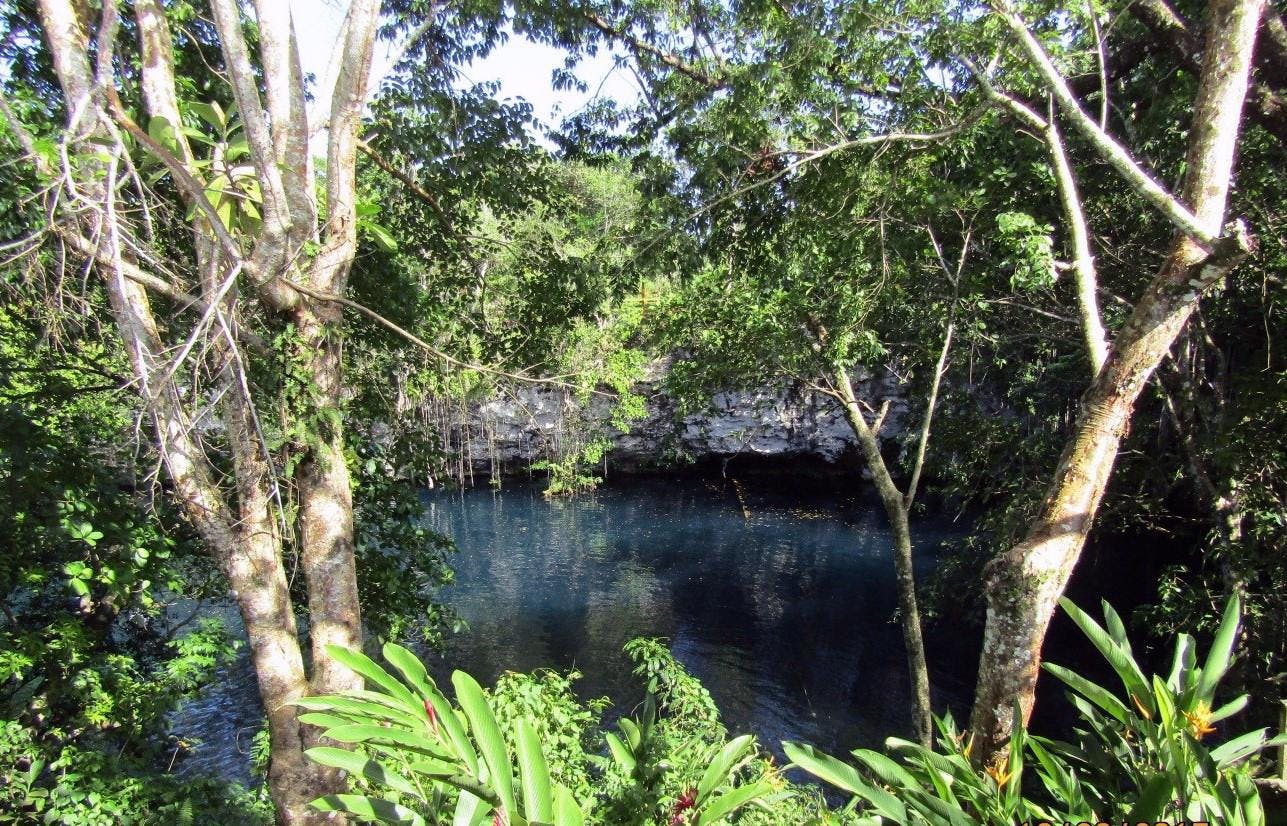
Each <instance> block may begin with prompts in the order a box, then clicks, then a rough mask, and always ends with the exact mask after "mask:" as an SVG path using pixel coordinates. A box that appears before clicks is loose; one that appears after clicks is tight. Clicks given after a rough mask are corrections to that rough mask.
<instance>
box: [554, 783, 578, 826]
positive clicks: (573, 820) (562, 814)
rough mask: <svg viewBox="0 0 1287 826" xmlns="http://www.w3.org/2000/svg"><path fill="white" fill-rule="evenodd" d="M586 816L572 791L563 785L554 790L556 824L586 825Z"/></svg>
mask: <svg viewBox="0 0 1287 826" xmlns="http://www.w3.org/2000/svg"><path fill="white" fill-rule="evenodd" d="M584 824H585V816H584V815H582V813H581V806H580V804H578V803H577V802H576V798H575V797H573V796H572V792H570V791H568V790H567V789H566V788H565V787H563V786H558V787H556V788H555V790H554V826H584Z"/></svg>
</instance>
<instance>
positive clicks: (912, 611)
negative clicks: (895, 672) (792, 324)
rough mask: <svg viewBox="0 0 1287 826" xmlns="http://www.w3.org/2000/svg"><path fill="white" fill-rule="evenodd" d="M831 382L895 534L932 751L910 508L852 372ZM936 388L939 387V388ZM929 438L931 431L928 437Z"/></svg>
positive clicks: (919, 719)
mask: <svg viewBox="0 0 1287 826" xmlns="http://www.w3.org/2000/svg"><path fill="white" fill-rule="evenodd" d="M831 380H832V382H833V383H834V384H835V386H836V390H837V391H838V393H839V395H840V401H841V403H842V405H843V407H844V412H845V419H846V420H847V421H848V422H849V426H850V428H852V429H853V432H854V435H855V436H856V437H857V438H858V447H859V449H860V450H861V451H862V455H863V458H864V459H865V460H866V461H867V469H868V470H869V471H870V472H871V478H872V481H873V482H874V483H875V485H876V491H877V493H879V495H880V501H881V503H882V504H883V505H884V506H885V516H886V518H887V519H888V520H889V528H890V531H891V532H892V533H893V535H894V582H895V589H896V591H897V595H898V614H899V622H900V623H901V625H902V629H903V647H904V648H906V650H907V671H908V677H909V678H910V680H911V689H912V726H913V728H914V729H915V732H916V739H917V741H918V742H920V743H921V744H922V745H925V746H929V745H930V744H931V743H932V736H933V713H932V711H931V707H930V688H929V666H928V665H927V663H926V660H925V639H924V637H923V635H922V634H921V613H920V608H919V606H918V604H917V601H916V575H915V571H914V569H913V565H912V531H911V526H910V525H909V524H908V519H907V511H908V508H909V503H908V502H907V501H906V500H905V499H904V497H903V494H902V492H900V491H899V490H898V486H897V485H895V484H894V480H893V478H891V477H890V475H889V469H888V468H887V467H885V460H884V457H882V456H881V454H880V440H879V437H878V434H877V433H876V431H874V430H873V429H872V427H871V426H870V425H868V424H867V419H866V417H865V416H864V415H863V412H862V409H861V408H860V407H859V405H858V397H857V396H856V395H854V388H853V384H852V383H851V382H850V380H849V373H848V372H847V371H846V370H844V369H843V368H836V369H835V370H834V371H833V372H832V379H831ZM935 387H936V388H937V382H936V383H935ZM926 436H928V432H927V433H926Z"/></svg>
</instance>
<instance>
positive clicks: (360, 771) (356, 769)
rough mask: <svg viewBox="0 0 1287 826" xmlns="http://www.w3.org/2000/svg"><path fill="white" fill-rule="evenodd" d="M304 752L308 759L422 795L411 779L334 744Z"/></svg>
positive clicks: (392, 787)
mask: <svg viewBox="0 0 1287 826" xmlns="http://www.w3.org/2000/svg"><path fill="white" fill-rule="evenodd" d="M304 754H305V755H307V756H308V759H310V760H312V761H313V762H315V763H321V764H322V765H323V766H332V767H334V768H337V769H344V771H346V772H348V773H349V774H354V775H360V776H362V777H365V778H366V779H367V780H369V781H371V782H372V783H375V784H376V785H377V786H383V787H387V788H390V789H393V790H394V791H396V792H401V793H403V794H406V795H410V796H411V797H416V798H419V797H420V793H419V791H418V790H417V789H416V786H415V784H414V783H412V782H411V781H410V780H407V779H406V778H405V777H403V776H402V775H400V774H398V773H397V772H395V771H393V770H391V769H388V768H386V767H384V766H382V765H380V764H379V763H377V762H376V761H374V760H372V759H370V758H368V757H365V756H363V755H360V754H355V753H354V752H351V751H348V750H346V749H337V748H334V747H332V746H317V747H315V748H311V749H306V750H305V751H304Z"/></svg>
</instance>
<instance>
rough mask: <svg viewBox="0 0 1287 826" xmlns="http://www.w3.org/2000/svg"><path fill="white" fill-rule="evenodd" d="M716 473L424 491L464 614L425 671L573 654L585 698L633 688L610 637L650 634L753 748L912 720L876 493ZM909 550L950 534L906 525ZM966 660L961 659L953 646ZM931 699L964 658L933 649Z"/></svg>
mask: <svg viewBox="0 0 1287 826" xmlns="http://www.w3.org/2000/svg"><path fill="white" fill-rule="evenodd" d="M749 495H750V499H751V516H750V518H749V519H746V518H743V516H742V513H741V510H740V508H739V507H738V505H737V502H736V501H735V500H734V499H733V498H732V496H731V493H730V491H728V490H726V489H725V488H724V486H723V485H722V484H721V483H719V482H700V481H697V482H682V483H677V482H670V481H667V482H656V481H650V482H638V481H636V482H634V483H632V484H631V485H630V486H629V487H622V488H616V489H613V488H609V489H605V490H602V491H600V492H598V493H596V494H594V495H592V496H586V497H581V498H577V499H572V500H566V501H555V502H547V501H545V500H544V499H543V498H542V497H541V495H540V492H539V489H538V488H537V487H519V488H517V489H512V490H506V491H504V492H499V493H498V492H493V491H486V490H472V491H463V492H462V491H457V492H442V493H435V494H432V495H431V496H430V498H429V499H428V506H429V516H428V520H429V522H430V524H431V525H432V526H433V527H435V528H436V529H438V530H440V531H442V532H444V533H446V534H448V535H450V536H452V537H453V538H454V539H455V540H456V542H457V544H458V545H459V547H460V554H459V556H458V557H457V559H456V561H455V567H456V570H457V584H456V585H453V586H452V587H451V588H449V589H447V590H446V591H445V592H444V593H443V598H444V600H446V601H447V602H448V603H449V604H451V605H452V606H453V607H454V608H455V609H456V610H457V611H458V612H459V613H460V614H461V616H462V617H464V618H465V619H466V620H467V621H468V622H469V624H470V629H469V630H468V631H467V632H465V633H463V634H461V635H459V636H457V637H456V638H454V639H453V641H452V642H451V644H450V648H449V650H448V651H447V652H446V655H445V658H444V660H443V661H442V662H441V663H439V664H438V670H439V671H440V672H441V673H446V672H447V671H449V670H450V667H463V668H467V669H470V670H472V671H473V672H474V673H475V675H476V676H478V677H479V678H480V679H482V680H491V679H494V678H495V677H496V676H498V675H499V674H500V673H501V672H502V671H504V670H507V669H508V670H530V669H533V668H541V667H550V668H558V669H567V668H578V669H580V670H581V671H582V672H583V673H584V674H585V678H584V679H583V681H582V682H581V684H580V689H581V693H582V695H583V696H598V695H601V694H606V695H608V696H609V697H611V698H612V699H613V700H614V701H615V702H616V703H617V705H618V707H619V708H620V707H622V706H626V707H628V706H629V705H631V704H633V703H634V702H636V701H637V697H638V693H639V690H638V687H637V685H636V684H635V683H634V681H633V680H632V679H631V677H630V675H629V665H628V663H627V661H626V659H625V657H624V656H623V655H622V653H621V646H622V645H623V644H624V643H625V642H626V641H627V640H628V639H630V638H632V637H635V636H641V635H648V636H662V637H666V638H668V639H669V640H670V642H671V646H672V649H673V650H674V652H675V653H676V655H677V656H678V657H679V659H680V660H681V661H683V662H684V664H685V665H687V666H688V667H689V668H690V669H691V670H692V671H693V672H694V673H695V674H696V675H697V676H698V677H700V678H701V679H702V681H703V683H705V685H706V686H707V688H709V689H710V691H711V694H712V695H713V696H714V698H715V700H716V701H717V702H718V703H719V706H720V708H721V710H722V711H723V713H724V716H725V720H726V722H727V723H728V725H729V727H730V728H731V729H732V730H734V731H752V732H755V733H756V734H758V735H760V737H761V740H762V741H763V742H765V743H766V744H768V745H773V746H776V744H777V743H778V742H779V741H780V740H782V739H804V740H809V741H811V742H814V743H817V744H819V745H821V746H823V747H825V748H838V747H844V748H855V747H858V746H877V745H879V744H880V743H881V742H883V740H884V738H885V737H887V736H889V735H891V734H895V733H905V732H907V731H908V730H909V728H910V714H909V708H908V702H907V699H906V698H907V691H908V682H907V669H906V660H905V656H904V653H903V646H902V638H901V632H900V631H899V628H898V626H897V625H896V624H895V623H894V622H892V618H893V614H894V609H895V598H894V584H893V570H892V562H891V558H890V539H889V535H888V532H887V530H886V528H885V525H884V518H883V516H882V515H881V511H880V510H879V507H877V506H874V505H873V504H872V503H870V502H860V503H855V502H849V503H838V502H836V501H835V499H834V497H826V498H822V497H808V496H804V495H798V494H794V495H790V496H783V495H777V496H770V495H768V494H766V493H764V492H760V493H758V494H757V493H755V492H751V493H750V494H749ZM915 533H916V536H917V542H918V553H917V564H918V566H919V567H921V568H922V570H925V569H927V568H928V566H930V565H932V563H933V557H934V553H935V551H936V550H937V548H938V547H939V545H940V543H941V541H942V540H944V539H945V538H948V537H949V536H950V535H952V534H951V531H950V530H949V527H948V526H947V525H946V524H943V523H935V522H934V521H932V520H929V521H922V522H921V523H919V524H918V525H917V526H916V528H915ZM965 659H968V658H965ZM934 665H936V666H938V668H937V669H936V671H937V672H938V673H936V675H935V676H936V680H935V685H934V690H935V700H936V705H937V706H938V707H939V708H940V709H941V708H942V707H943V706H944V705H950V706H952V707H955V708H960V707H961V705H962V703H963V701H964V699H965V694H966V691H967V690H968V687H967V686H965V685H964V683H963V681H962V679H961V676H960V675H961V674H963V673H967V672H966V669H967V668H968V666H967V665H966V664H965V663H964V662H962V663H959V664H958V663H954V662H937V663H935V664H934Z"/></svg>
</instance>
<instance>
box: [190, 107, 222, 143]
mask: <svg viewBox="0 0 1287 826" xmlns="http://www.w3.org/2000/svg"><path fill="white" fill-rule="evenodd" d="M188 108H189V109H191V110H192V111H193V112H195V113H196V114H197V116H198V117H200V118H201V119H202V120H203V121H205V122H206V123H208V124H210V125H211V126H213V127H214V128H215V131H216V132H218V133H219V134H220V135H222V134H223V133H224V132H225V131H227V128H228V118H227V116H226V115H224V112H223V107H222V106H220V105H219V102H218V101H217V100H212V101H210V102H209V103H201V102H195V103H190V104H188Z"/></svg>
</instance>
